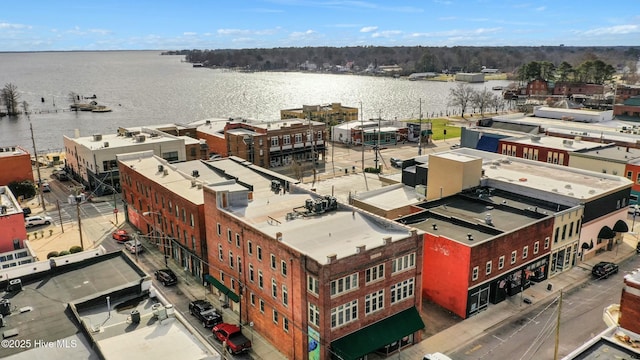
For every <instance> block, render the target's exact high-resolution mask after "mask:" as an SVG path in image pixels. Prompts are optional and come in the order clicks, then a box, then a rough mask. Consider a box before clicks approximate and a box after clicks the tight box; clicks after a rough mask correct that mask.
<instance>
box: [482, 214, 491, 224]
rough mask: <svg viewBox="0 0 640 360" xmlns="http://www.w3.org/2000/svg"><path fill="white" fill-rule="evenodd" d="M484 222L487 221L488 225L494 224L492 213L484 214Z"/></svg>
mask: <svg viewBox="0 0 640 360" xmlns="http://www.w3.org/2000/svg"><path fill="white" fill-rule="evenodd" d="M484 222H485V223H486V224H487V225H493V218H492V216H491V214H486V215H485V216H484Z"/></svg>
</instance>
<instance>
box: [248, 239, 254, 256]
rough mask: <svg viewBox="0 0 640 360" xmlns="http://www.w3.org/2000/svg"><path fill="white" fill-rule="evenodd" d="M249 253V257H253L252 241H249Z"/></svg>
mask: <svg viewBox="0 0 640 360" xmlns="http://www.w3.org/2000/svg"><path fill="white" fill-rule="evenodd" d="M247 252H248V253H249V255H253V243H252V242H251V241H247Z"/></svg>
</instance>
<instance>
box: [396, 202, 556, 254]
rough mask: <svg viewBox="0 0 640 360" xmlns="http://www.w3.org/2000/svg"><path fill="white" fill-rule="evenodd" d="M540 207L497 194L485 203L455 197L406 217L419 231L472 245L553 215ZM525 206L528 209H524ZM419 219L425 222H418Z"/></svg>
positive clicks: (429, 205)
mask: <svg viewBox="0 0 640 360" xmlns="http://www.w3.org/2000/svg"><path fill="white" fill-rule="evenodd" d="M513 203H515V205H516V206H513V205H514V204H513ZM538 205H539V204H537V203H533V202H532V203H528V204H527V203H525V202H524V200H522V201H519V202H516V201H513V199H509V200H507V199H506V198H502V197H500V196H497V195H491V199H489V195H487V199H486V200H482V198H480V199H473V198H470V197H467V196H463V195H454V196H450V197H448V198H444V199H441V200H437V201H432V202H428V203H424V204H421V205H420V207H422V208H424V209H426V210H427V212H426V213H425V214H422V215H421V214H416V215H414V216H409V217H407V218H408V219H411V226H413V227H415V228H417V229H421V230H424V231H425V232H427V233H430V234H433V235H439V236H444V237H446V238H448V239H451V240H454V241H457V242H460V243H463V244H465V245H468V246H473V245H476V244H479V243H482V242H483V241H486V240H488V239H491V238H493V237H495V236H496V235H499V234H503V233H509V232H512V231H514V230H517V229H520V228H523V227H526V226H529V225H530V224H533V223H536V222H538V221H540V219H542V218H545V217H547V216H552V215H553V211H552V210H551V209H550V208H547V209H544V208H542V207H539V206H538ZM523 206H526V207H525V210H523V209H522V207H523ZM528 209H530V210H528ZM416 219H422V220H421V221H420V222H415V220H416ZM434 225H435V226H434ZM469 235H470V236H471V240H470V239H469Z"/></svg>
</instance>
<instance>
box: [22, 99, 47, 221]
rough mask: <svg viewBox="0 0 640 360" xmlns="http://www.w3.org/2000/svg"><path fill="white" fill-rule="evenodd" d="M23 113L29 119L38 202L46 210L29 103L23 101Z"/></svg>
mask: <svg viewBox="0 0 640 360" xmlns="http://www.w3.org/2000/svg"><path fill="white" fill-rule="evenodd" d="M22 107H23V109H24V113H25V114H27V119H28V120H29V130H30V131H31V144H32V145H33V155H34V156H35V159H36V173H37V174H38V195H40V204H42V210H44V211H47V207H46V206H45V203H44V194H43V193H42V177H41V176H40V161H39V160H38V150H36V139H35V138H34V137H33V125H32V124H31V116H29V104H28V103H27V102H26V101H24V102H23V103H22Z"/></svg>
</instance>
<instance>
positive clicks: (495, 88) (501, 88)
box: [491, 86, 504, 91]
mask: <svg viewBox="0 0 640 360" xmlns="http://www.w3.org/2000/svg"><path fill="white" fill-rule="evenodd" d="M491 90H500V91H501V90H504V86H494V87H492V88H491Z"/></svg>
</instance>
